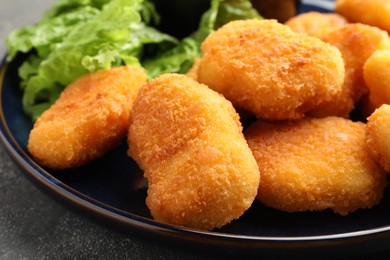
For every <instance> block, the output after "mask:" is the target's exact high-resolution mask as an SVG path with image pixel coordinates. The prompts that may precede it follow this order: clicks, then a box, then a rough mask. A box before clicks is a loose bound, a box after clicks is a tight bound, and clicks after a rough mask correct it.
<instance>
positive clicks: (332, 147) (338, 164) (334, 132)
mask: <svg viewBox="0 0 390 260" xmlns="http://www.w3.org/2000/svg"><path fill="white" fill-rule="evenodd" d="M245 136H246V138H247V140H248V144H249V147H251V149H252V151H253V154H254V156H255V159H256V160H257V163H258V165H259V168H260V169H261V174H262V175H261V183H260V185H259V191H258V195H257V198H258V199H259V200H260V201H261V202H262V203H264V204H265V205H267V206H269V207H272V208H276V209H279V210H283V211H288V212H298V211H313V210H318V211H321V210H325V209H328V208H330V209H332V210H333V211H334V212H335V213H339V214H341V215H347V214H348V213H350V212H353V211H355V210H357V209H360V208H370V207H372V206H374V205H376V204H377V203H378V202H379V201H380V199H381V198H382V195H383V190H384V188H385V186H386V184H387V183H386V174H385V172H384V171H383V170H382V168H381V167H380V166H379V165H378V164H377V163H376V162H375V160H374V159H373V158H372V157H370V156H368V151H367V148H366V143H365V124H363V123H361V122H358V123H355V122H352V121H350V120H347V119H344V118H338V117H328V118H320V119H318V118H317V119H316V118H305V119H302V120H298V121H292V122H279V123H273V124H272V123H264V122H260V121H258V122H256V123H254V124H253V125H252V126H250V127H249V128H248V129H247V130H246V132H245Z"/></svg>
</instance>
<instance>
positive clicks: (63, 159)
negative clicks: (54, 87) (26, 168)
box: [27, 66, 146, 169]
mask: <svg viewBox="0 0 390 260" xmlns="http://www.w3.org/2000/svg"><path fill="white" fill-rule="evenodd" d="M144 82H146V74H145V72H144V71H143V70H142V69H140V68H137V67H131V66H123V67H117V68H113V69H110V70H101V71H97V72H94V73H92V74H89V75H85V76H82V77H81V78H79V79H77V80H76V81H74V82H73V83H71V84H70V85H69V86H68V87H67V88H66V89H65V90H64V91H63V92H62V94H61V96H60V97H59V99H58V100H57V101H56V102H55V103H54V104H53V105H52V106H51V107H50V108H49V109H48V110H46V111H45V112H44V113H43V114H42V116H41V117H39V118H38V120H37V121H36V123H35V124H34V128H33V129H32V130H31V133H30V136H29V140H28V145H27V147H28V150H29V151H30V153H31V154H32V155H33V157H34V158H35V159H36V160H37V161H38V162H39V163H40V164H42V165H43V166H46V167H49V168H52V169H66V168H74V167H78V166H81V165H84V164H86V163H88V162H89V161H91V160H92V159H95V158H97V157H100V156H102V155H103V154H104V153H105V152H107V151H108V150H110V149H111V148H113V147H115V146H116V145H118V144H119V143H120V142H121V140H122V139H123V138H124V136H125V135H126V133H127V129H128V127H129V113H130V109H131V107H132V103H133V101H134V99H135V96H136V95H137V93H138V90H139V88H140V86H141V85H142V84H143V83H144Z"/></svg>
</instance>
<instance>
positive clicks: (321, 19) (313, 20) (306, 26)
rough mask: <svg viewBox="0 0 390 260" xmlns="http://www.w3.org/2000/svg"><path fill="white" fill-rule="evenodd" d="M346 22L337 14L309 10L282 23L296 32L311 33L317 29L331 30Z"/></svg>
mask: <svg viewBox="0 0 390 260" xmlns="http://www.w3.org/2000/svg"><path fill="white" fill-rule="evenodd" d="M347 23H348V21H347V19H345V17H343V16H341V15H339V14H335V13H319V12H314V11H311V12H307V13H302V14H299V15H296V16H294V17H292V18H290V19H289V20H288V21H286V22H285V23H284V24H285V25H287V26H288V27H290V28H291V30H293V31H294V32H296V33H305V34H309V35H311V34H313V33H316V32H318V31H326V30H333V29H336V28H338V27H341V26H343V25H345V24H347Z"/></svg>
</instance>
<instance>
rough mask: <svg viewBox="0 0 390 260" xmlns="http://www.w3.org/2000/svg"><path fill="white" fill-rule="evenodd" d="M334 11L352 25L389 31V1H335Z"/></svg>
mask: <svg viewBox="0 0 390 260" xmlns="http://www.w3.org/2000/svg"><path fill="white" fill-rule="evenodd" d="M335 11H336V12H337V13H339V14H341V15H342V16H344V17H346V18H347V19H348V20H349V21H350V22H353V23H364V24H368V25H372V26H377V27H379V28H381V29H383V30H386V31H390V1H389V0H337V1H336V7H335Z"/></svg>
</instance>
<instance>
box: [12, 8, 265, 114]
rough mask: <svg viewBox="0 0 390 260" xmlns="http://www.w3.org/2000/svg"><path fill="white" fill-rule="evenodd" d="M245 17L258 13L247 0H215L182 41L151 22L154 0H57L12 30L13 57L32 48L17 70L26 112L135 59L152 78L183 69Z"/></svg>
mask: <svg viewBox="0 0 390 260" xmlns="http://www.w3.org/2000/svg"><path fill="white" fill-rule="evenodd" d="M247 18H261V17H260V16H259V14H258V13H257V11H256V10H255V9H253V8H252V5H251V3H250V1H249V0H211V1H210V8H209V10H207V11H206V12H205V13H204V14H203V15H202V17H201V18H200V21H199V28H198V29H197V30H196V31H195V32H194V33H192V34H191V35H189V36H188V37H185V38H184V39H182V40H181V41H178V40H177V39H176V38H174V37H173V36H170V35H168V34H165V33H162V32H160V31H158V30H157V29H156V28H155V27H154V26H156V25H157V24H158V23H159V21H160V17H159V15H158V13H157V12H156V9H155V7H154V4H153V1H148V0H58V1H57V2H55V3H54V5H52V7H51V8H49V9H48V10H47V11H46V13H45V14H44V17H43V18H42V20H41V21H40V22H39V23H38V24H37V25H35V26H26V27H22V28H19V29H17V30H15V31H14V32H12V33H11V34H10V35H9V37H8V38H7V40H6V45H7V47H8V49H9V56H8V61H11V60H13V59H14V58H15V56H16V55H17V54H18V53H26V54H28V58H27V59H26V61H25V62H24V63H23V64H22V65H21V66H20V68H19V71H18V72H19V76H20V78H21V88H22V90H23V98H22V103H23V108H24V111H25V113H26V114H27V115H29V116H30V117H31V118H32V119H33V120H36V119H37V118H38V117H39V116H40V115H41V113H42V112H43V111H44V110H45V109H47V108H48V107H49V106H50V105H51V104H52V103H53V102H54V101H55V100H56V99H57V98H58V96H59V95H60V93H61V91H62V90H63V89H64V87H65V86H66V85H68V84H69V83H70V82H72V81H73V80H75V79H76V78H78V77H80V76H81V75H83V74H86V73H89V72H93V71H96V70H99V69H108V68H111V67H112V66H120V65H125V64H126V65H128V64H132V65H136V66H142V67H143V68H145V70H146V71H147V73H148V75H149V78H154V77H157V76H159V75H161V74H163V73H167V72H177V73H185V72H187V71H188V70H189V69H190V67H191V66H192V64H193V62H194V61H195V59H196V58H197V57H199V56H200V55H201V51H200V44H201V42H202V41H203V40H204V39H205V38H206V37H207V35H209V34H210V33H211V32H212V31H214V30H215V29H217V28H218V27H220V26H221V25H223V24H225V23H227V22H229V21H231V20H235V19H247ZM183 22H185V21H183Z"/></svg>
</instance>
